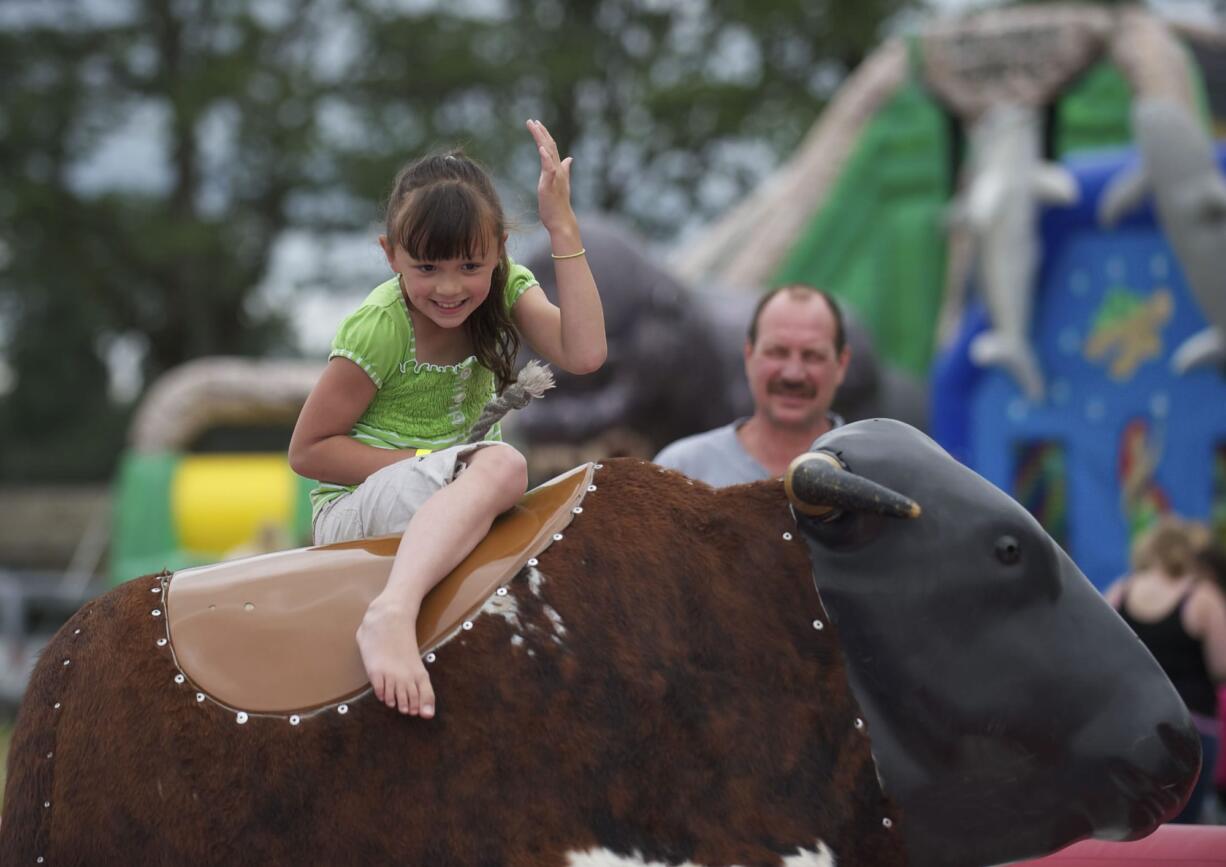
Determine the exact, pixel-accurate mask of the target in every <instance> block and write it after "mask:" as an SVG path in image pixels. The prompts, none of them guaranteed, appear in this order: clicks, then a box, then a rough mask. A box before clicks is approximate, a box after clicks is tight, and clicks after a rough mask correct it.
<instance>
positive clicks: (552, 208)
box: [527, 120, 577, 235]
mask: <svg viewBox="0 0 1226 867" xmlns="http://www.w3.org/2000/svg"><path fill="white" fill-rule="evenodd" d="M527 127H528V131H529V132H530V133H532V138H534V139H535V140H536V150H537V153H539V154H540V157H541V179H540V181H539V182H537V185H536V196H537V201H538V210H539V212H540V215H541V225H543V226H544V227H545V229H546V231H548V232H549V233H550V234H551V235H552V234H553V233H554V232H565V231H567V230H569V229H571V228H572V227H573V226H574V225H575V224H576V222H577V221H576V219H575V212H574V211H573V210H572V209H571V206H570V164H571V161H572V160H573V159H574V158H573V157H567V158H566V159H562V157H561V154H559V153H558V144H557V142H555V141H554V140H553V136H551V135H550V134H549V130H547V129H545V124H543V123H541V122H540V121H539V120H530V121H528V122H527Z"/></svg>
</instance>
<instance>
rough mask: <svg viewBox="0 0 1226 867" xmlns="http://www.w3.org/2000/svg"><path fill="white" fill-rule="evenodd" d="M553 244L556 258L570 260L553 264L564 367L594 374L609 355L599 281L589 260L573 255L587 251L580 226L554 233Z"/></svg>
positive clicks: (562, 260)
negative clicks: (556, 285)
mask: <svg viewBox="0 0 1226 867" xmlns="http://www.w3.org/2000/svg"><path fill="white" fill-rule="evenodd" d="M549 240H550V246H551V247H552V250H553V254H554V255H555V256H569V257H570V258H564V259H555V260H554V263H553V264H554V273H555V275H556V276H557V284H558V308H559V309H560V311H561V314H562V321H561V335H560V337H561V348H562V358H563V364H562V366H563V367H565V368H566V370H567V371H568V372H570V373H576V374H583V373H591V372H593V371H595V370H597V369H599V368H600V366H601V365H602V364H604V361H605V358H606V356H607V355H608V348H607V346H606V343H605V330H604V310H603V308H602V307H601V304H600V292H599V291H598V290H597V288H596V278H595V277H593V276H592V269H591V266H590V265H589V264H588V261H587V256H573V255H572V254H574V253H576V252H578V251H579V250H582V249H583V239H582V238H581V237H580V235H579V227H578V225H575V226H573V227H567V228H565V229H562V230H555V231H551V232H550V233H549Z"/></svg>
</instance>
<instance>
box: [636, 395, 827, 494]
mask: <svg viewBox="0 0 1226 867" xmlns="http://www.w3.org/2000/svg"><path fill="white" fill-rule="evenodd" d="M828 418H829V419H830V426H831V428H836V427H839V426H840V425H842V424H843V419H842V418H840V417H839V416H838V415H837V414H836V413H833V412H832V413H830V414H829V415H828ZM747 421H749V418H748V416H746V417H745V418H738V419H737V420H736V421H734V422H732V424H726V425H724V426H723V427H717V428H716V429H715V430H709V431H707V432H706V433H700V434H694V435H693V436H688V437H685V438H684V439H679V440H677V441H676V442H675V443H670V444H669V445H667V446H665V447H664V448H663V449H661V450H660V453H659V454H658V455H656V457H655V463H657V464H659V465H660V466H662V467H669V468H670V469H674V470H678V471H679V472H682V473H685V475H687V476H689V477H690V478H691V479H698V480H699V481H703V482H706V483H707V484H708V485H711V486H712V487H714V488H723V487H726V486H728V485H740V484H743V483H745V482H756V481H759V480H761V479H769V478H770V477H771V474H770V473H768V472H767V471H766V467H764V466H762V465H761V464H760V463H758V462H757V461H756V460H754V459H753V457H752V456H750V454H749V452H747V451H745V447H744V446H742V445H741V441H740V440H739V439H737V436H736V430H737V428H739V427H740V426H741V425H743V424H744V423H745V422H747Z"/></svg>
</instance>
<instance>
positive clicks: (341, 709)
mask: <svg viewBox="0 0 1226 867" xmlns="http://www.w3.org/2000/svg"><path fill="white" fill-rule="evenodd" d="M336 712H337V713H339V714H342V715H344V714H347V713H349V705H347V704H342V705H340V706H339V707H338V708H337V709H336Z"/></svg>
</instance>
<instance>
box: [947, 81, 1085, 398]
mask: <svg viewBox="0 0 1226 867" xmlns="http://www.w3.org/2000/svg"><path fill="white" fill-rule="evenodd" d="M1041 136H1042V133H1041V125H1040V122H1039V116H1038V113H1037V112H1036V111H1035V110H1034V109H1032V108H1027V107H1023V106H1021V105H1017V104H1014V103H1001V104H998V105H995V106H993V107H992V108H991V109H989V110H988V111H987V112H985V113H984V115H983V117H982V118H980V119H979V120H978V121H977V122H976V123H975V125H974V127H973V128H972V129H971V133H970V148H971V152H970V162H969V175H968V179H967V182H966V185H965V188H964V191H963V192H962V193H961V194H960V195H959V196H958V198H957V199H955V201H954V203H953V206H952V209H951V212H950V216H949V221H950V224H951V226H954V227H959V228H964V229H966V230H968V231H969V233H970V236H971V238H972V240H973V245H974V250H975V259H976V272H977V275H978V283H979V286H980V291H981V292H982V294H983V297H984V301H985V303H986V305H987V309H988V316H989V317H990V318H991V320H992V328H991V330H990V331H988V332H987V333H985V334H981V335H979V337H977V338H976V339H975V340H974V342H973V343H972V344H971V347H970V354H971V359H972V360H973V361H974V362H975V363H976V364H978V365H980V366H981V367H989V366H996V367H1002V368H1004V369H1005V370H1006V371H1007V372H1008V373H1009V374H1010V375H1011V376H1012V377H1013V379H1014V381H1015V382H1017V384H1018V385H1019V386H1020V387H1021V389H1022V391H1023V392H1025V394H1026V396H1027V397H1028V398H1030V400H1032V401H1038V400H1041V399H1042V397H1043V374H1042V372H1041V371H1040V369H1039V362H1038V359H1037V358H1036V357H1035V354H1034V350H1033V348H1032V347H1031V346H1030V343H1029V332H1030V317H1031V308H1032V306H1033V305H1032V301H1033V295H1034V290H1035V285H1034V279H1035V270H1036V268H1037V265H1038V258H1039V239H1038V229H1037V220H1038V211H1039V207H1040V205H1043V204H1048V203H1060V204H1071V203H1072V202H1075V201H1076V200H1077V195H1078V191H1077V182H1076V181H1075V180H1074V179H1073V176H1072V175H1071V174H1070V173H1069V172H1068V171H1067V170H1066V169H1064V167H1063V166H1059V165H1057V164H1055V163H1048V162H1044V161H1043V160H1042V158H1041Z"/></svg>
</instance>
